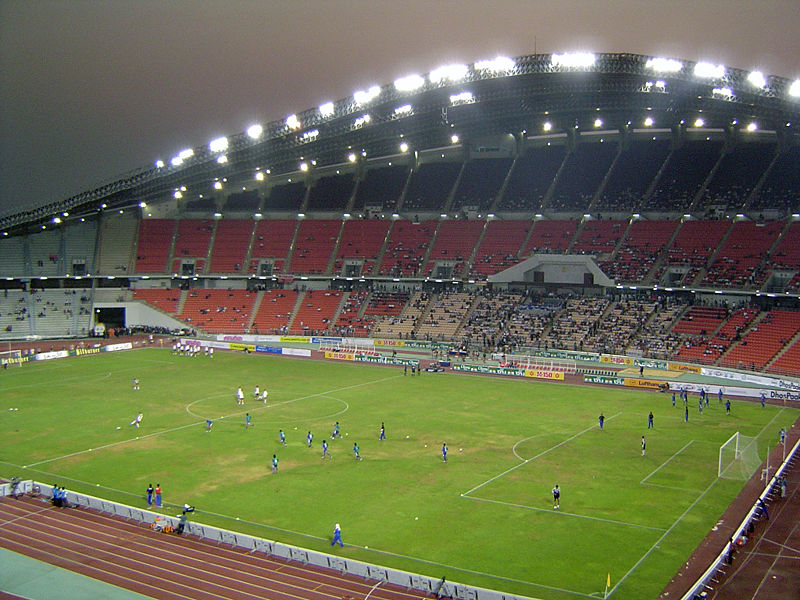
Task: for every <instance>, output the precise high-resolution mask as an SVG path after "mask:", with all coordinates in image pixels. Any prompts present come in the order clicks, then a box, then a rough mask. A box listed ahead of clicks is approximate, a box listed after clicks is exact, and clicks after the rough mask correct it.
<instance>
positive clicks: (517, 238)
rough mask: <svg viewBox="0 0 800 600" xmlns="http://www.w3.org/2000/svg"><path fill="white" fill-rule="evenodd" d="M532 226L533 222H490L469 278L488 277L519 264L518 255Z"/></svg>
mask: <svg viewBox="0 0 800 600" xmlns="http://www.w3.org/2000/svg"><path fill="white" fill-rule="evenodd" d="M532 226H533V223H532V222H531V221H497V220H495V221H489V223H488V224H487V225H486V233H484V234H483V239H482V240H481V244H480V246H479V247H478V251H477V252H476V253H475V260H474V261H473V263H472V267H471V268H470V272H469V276H470V277H486V276H488V275H494V274H495V273H499V272H500V271H502V270H504V269H507V268H508V267H511V266H513V265H515V264H517V262H519V259H518V258H517V255H518V254H519V250H520V248H521V247H522V243H523V242H524V241H525V236H527V235H528V231H529V230H530V228H531V227H532Z"/></svg>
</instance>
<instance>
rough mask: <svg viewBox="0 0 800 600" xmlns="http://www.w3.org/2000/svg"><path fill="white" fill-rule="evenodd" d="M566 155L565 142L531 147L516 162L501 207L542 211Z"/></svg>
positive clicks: (501, 208) (504, 208)
mask: <svg viewBox="0 0 800 600" xmlns="http://www.w3.org/2000/svg"><path fill="white" fill-rule="evenodd" d="M566 155H567V148H566V146H564V145H563V144H555V145H552V146H551V145H550V144H548V145H546V146H538V147H535V148H528V149H527V150H526V151H525V154H524V155H523V156H520V157H519V158H518V159H517V162H516V164H515V165H514V168H513V170H512V172H511V176H510V177H509V179H508V185H507V186H506V189H505V192H504V193H503V198H502V199H501V201H500V204H499V206H498V210H510V211H514V210H517V211H534V210H541V208H542V203H543V202H544V198H545V196H546V195H547V190H549V189H550V185H551V184H552V183H553V179H554V178H555V176H556V173H558V169H559V167H560V166H561V164H562V163H563V162H564V157H565V156H566Z"/></svg>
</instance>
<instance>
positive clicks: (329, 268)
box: [323, 196, 353, 275]
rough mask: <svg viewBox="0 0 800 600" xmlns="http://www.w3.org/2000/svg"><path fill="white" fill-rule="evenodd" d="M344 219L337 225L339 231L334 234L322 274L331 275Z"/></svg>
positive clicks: (342, 231) (337, 252) (340, 241)
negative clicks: (331, 247) (334, 239)
mask: <svg viewBox="0 0 800 600" xmlns="http://www.w3.org/2000/svg"><path fill="white" fill-rule="evenodd" d="M350 200H351V201H352V200H353V197H352V196H351V197H350ZM345 223H346V221H342V224H341V226H340V227H339V233H338V234H337V236H336V241H335V242H334V243H333V249H332V250H331V255H330V258H329V259H328V264H327V265H325V271H324V272H323V275H331V274H333V265H335V264H336V257H337V256H338V255H339V244H341V243H342V235H344V224H345Z"/></svg>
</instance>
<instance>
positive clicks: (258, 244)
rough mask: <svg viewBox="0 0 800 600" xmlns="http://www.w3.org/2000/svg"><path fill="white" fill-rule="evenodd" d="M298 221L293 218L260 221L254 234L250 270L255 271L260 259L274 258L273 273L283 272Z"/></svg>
mask: <svg viewBox="0 0 800 600" xmlns="http://www.w3.org/2000/svg"><path fill="white" fill-rule="evenodd" d="M296 227H297V221H295V220H292V219H270V220H268V221H267V220H264V221H259V222H258V225H256V231H255V233H254V234H253V235H254V237H253V250H252V252H251V253H250V272H251V273H255V272H256V267H257V265H258V261H259V259H263V258H272V259H275V260H274V261H273V269H272V272H273V273H281V272H283V266H284V262H285V261H286V256H287V255H288V254H289V247H290V246H291V244H292V238H294V231H295V228H296Z"/></svg>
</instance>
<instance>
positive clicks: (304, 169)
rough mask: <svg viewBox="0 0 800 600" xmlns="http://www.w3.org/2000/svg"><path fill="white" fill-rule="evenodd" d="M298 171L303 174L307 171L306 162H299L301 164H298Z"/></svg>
mask: <svg viewBox="0 0 800 600" xmlns="http://www.w3.org/2000/svg"><path fill="white" fill-rule="evenodd" d="M300 170H301V171H302V172H303V173H305V172H306V171H308V163H307V162H301V163H300Z"/></svg>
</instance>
